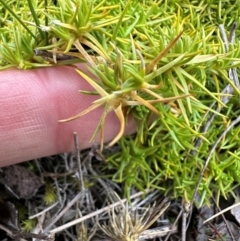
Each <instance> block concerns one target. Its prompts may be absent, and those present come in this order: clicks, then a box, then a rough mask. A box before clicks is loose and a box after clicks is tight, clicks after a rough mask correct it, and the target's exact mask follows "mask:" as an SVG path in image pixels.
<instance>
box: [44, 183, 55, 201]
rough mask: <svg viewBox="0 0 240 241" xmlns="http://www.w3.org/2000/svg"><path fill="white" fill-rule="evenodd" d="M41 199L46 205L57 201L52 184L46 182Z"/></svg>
mask: <svg viewBox="0 0 240 241" xmlns="http://www.w3.org/2000/svg"><path fill="white" fill-rule="evenodd" d="M43 199H44V202H45V203H46V204H47V205H51V204H53V203H54V202H56V201H57V194H56V192H55V190H54V188H53V186H52V184H50V183H46V186H45V194H44V197H43Z"/></svg>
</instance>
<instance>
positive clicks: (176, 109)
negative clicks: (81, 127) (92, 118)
mask: <svg viewBox="0 0 240 241" xmlns="http://www.w3.org/2000/svg"><path fill="white" fill-rule="evenodd" d="M0 2H2V3H3V1H1V0H0ZM4 2H5V5H3V6H0V8H1V9H0V12H1V19H0V20H1V27H2V33H3V34H1V40H0V43H1V44H0V66H1V69H5V68H9V67H18V68H21V69H27V68H35V67H44V66H51V65H60V64H73V63H75V62H76V59H75V60H68V61H65V62H64V61H58V62H56V59H55V57H56V56H57V55H59V54H66V55H69V56H74V57H76V58H77V61H78V62H87V63H88V64H89V66H90V67H89V68H90V71H91V72H92V73H93V74H94V75H95V76H96V78H95V79H92V78H90V77H89V76H87V75H86V74H85V73H83V72H81V71H80V70H78V73H79V74H80V75H82V76H83V77H84V78H85V79H86V81H87V82H88V83H89V84H91V85H92V87H93V88H94V93H96V92H97V93H98V94H99V96H100V98H99V100H97V101H95V102H94V103H93V104H92V106H90V107H89V108H88V109H86V110H85V111H83V112H82V113H80V114H77V115H76V116H74V117H71V118H68V119H66V120H65V121H69V120H73V119H76V118H79V117H81V116H82V115H85V114H87V113H88V112H90V111H92V110H93V109H95V108H98V107H100V106H103V107H104V108H105V110H104V112H103V115H102V117H101V118H100V122H99V125H98V127H97V129H96V131H95V132H94V135H93V138H92V139H94V138H95V136H96V135H97V134H98V132H100V133H101V135H102V140H104V136H103V135H104V130H105V131H106V130H107V126H105V118H106V115H107V113H108V112H109V111H114V112H115V113H116V115H117V117H118V119H119V121H120V130H119V133H118V135H117V136H116V138H115V139H114V140H113V141H112V142H111V143H110V145H113V144H114V143H115V142H117V141H119V144H120V146H121V147H122V151H121V152H119V153H115V154H114V155H112V156H109V157H108V159H107V165H106V167H105V168H106V169H108V170H109V171H110V172H111V173H114V174H113V180H114V181H116V182H123V183H124V187H125V195H129V190H130V188H131V187H132V186H135V187H136V188H138V189H140V190H143V189H145V188H146V187H147V188H157V189H160V190H164V191H165V193H173V195H174V196H183V194H184V193H185V192H186V193H187V196H188V198H189V199H191V197H192V195H193V191H194V188H195V186H196V183H197V181H198V179H199V176H200V173H201V170H202V168H203V166H204V163H205V160H206V158H207V157H208V153H209V150H210V148H211V146H212V144H213V143H214V142H215V141H216V139H217V137H218V136H219V135H220V134H221V133H222V132H223V131H224V130H225V129H226V127H227V126H228V125H229V124H230V123H231V120H233V119H235V118H236V117H237V116H238V115H239V102H238V100H239V96H238V95H239V90H238V89H237V87H236V86H234V85H233V84H232V82H231V80H230V79H229V77H228V70H229V68H231V67H232V65H233V63H234V67H238V66H239V65H240V59H239V54H240V43H239V42H238V41H237V42H236V43H234V44H230V45H229V51H228V52H227V53H226V51H225V46H224V43H223V41H222V39H221V36H220V32H219V28H218V25H219V24H224V25H225V28H226V29H230V27H231V25H232V23H233V22H235V21H238V22H239V16H240V15H239V11H240V1H239V0H237V1H218V0H212V1H210V0H202V1H187V0H184V1H182V0H176V1H167V0H165V1H144V0H142V1H137V0H132V1H130V0H129V1H127V0H122V1H119V0H118V1H116V0H111V1H103V0H92V1H91V0H82V1H80V0H58V1H56V3H52V2H50V1H49V2H48V6H47V7H46V6H44V3H43V1H40V0H39V1H38V0H33V1H31V3H32V6H33V7H31V5H28V1H26V0H23V1H17V0H16V1H13V0H5V1H4ZM6 5H7V6H8V8H6ZM11 9H12V10H13V12H14V13H15V15H17V17H16V16H15V15H13V14H12V12H11ZM36 16H37V18H36ZM18 19H20V20H21V22H20V21H19V20H18ZM36 19H38V20H36ZM46 22H48V26H46ZM239 33H240V32H239V30H237V34H239ZM46 43H47V44H46ZM34 49H37V50H39V51H49V52H50V53H52V54H53V57H52V58H51V59H49V58H46V57H44V56H36V55H35V54H34V51H33V50H34ZM228 84H231V85H232V86H233V87H234V90H235V92H234V96H233V98H232V99H231V100H230V102H229V103H228V105H227V106H226V105H224V104H223V103H222V101H221V96H222V94H221V91H222V89H223V88H224V87H225V86H226V85H228ZM82 92H83V93H86V92H84V91H82ZM214 101H216V102H217V104H218V106H224V108H223V110H222V112H221V114H220V113H217V117H216V118H215V119H214V121H213V123H212V124H211V127H210V129H209V130H208V132H207V133H201V131H200V127H201V126H203V125H204V123H205V122H204V120H203V117H204V115H205V114H206V113H207V112H208V111H210V113H211V112H212V113H213V112H215V113H216V111H215V110H214V109H212V108H210V107H209V106H210V105H211V104H212V103H213V102H214ZM129 115H132V116H134V118H135V122H136V128H137V134H136V136H132V137H127V138H124V137H122V135H123V132H124V129H125V125H126V124H127V120H128V117H129ZM150 120H153V121H150ZM198 137H201V138H203V139H204V141H203V143H202V145H201V146H200V148H199V149H198V150H197V155H196V156H192V155H191V154H190V151H191V150H193V149H194V143H195V140H196V138H198ZM238 143H239V127H238V126H236V127H234V128H233V129H232V130H231V132H229V133H228V135H227V136H226V137H225V138H224V139H223V140H222V141H221V143H220V145H219V146H218V148H217V150H216V151H215V153H214V155H213V156H212V160H211V162H210V164H209V166H208V169H207V171H206V172H205V174H204V178H203V180H202V182H201V184H200V188H199V193H200V195H201V197H202V200H201V203H202V202H206V201H207V200H208V198H209V197H210V196H211V195H213V193H214V192H216V193H217V194H218V195H220V194H221V195H223V196H224V197H226V198H227V195H228V193H231V192H232V188H233V185H234V184H236V183H237V184H238V183H239V172H240V158H239V153H240V149H239V144H238ZM48 200H49V199H48ZM51 200H52V199H51Z"/></svg>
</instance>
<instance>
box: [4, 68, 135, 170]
mask: <svg viewBox="0 0 240 241" xmlns="http://www.w3.org/2000/svg"><path fill="white" fill-rule="evenodd" d="M84 68H85V69H86V67H85V66H84V65H81V69H84ZM78 90H92V87H90V86H89V84H88V83H87V82H86V81H85V80H84V79H83V78H82V77H81V76H80V75H79V74H78V73H77V72H76V71H75V69H74V68H72V67H68V66H61V67H51V68H43V69H35V70H25V71H23V70H17V69H11V70H6V71H2V72H1V75H0V107H1V110H0V166H7V165H12V164H15V163H19V162H22V161H27V160H31V159H35V158H39V157H43V156H49V155H53V154H57V153H63V152H68V151H71V150H73V132H77V133H78V138H79V145H80V148H81V149H83V148H86V147H89V146H90V145H91V143H89V140H90V139H91V136H92V134H93V132H94V130H95V128H96V126H97V124H98V122H99V119H100V117H101V115H102V111H103V108H98V109H96V110H94V111H92V112H90V113H88V114H86V115H85V116H83V117H81V118H79V119H77V120H74V121H71V122H67V123H59V122H58V120H61V119H65V118H68V117H71V116H73V115H75V114H77V113H80V112H81V111H83V110H84V109H86V108H87V107H89V106H90V105H91V103H92V102H93V101H94V100H95V99H97V98H98V97H97V96H90V95H84V94H80V93H79V92H78ZM133 129H134V128H133V123H129V124H128V125H127V126H126V131H127V132H128V133H129V132H130V130H133ZM118 130H119V123H118V120H117V118H116V117H115V115H114V112H111V113H109V114H108V117H107V120H106V126H105V141H110V140H111V139H112V138H114V136H115V135H116V134H117V133H118ZM96 141H99V140H96Z"/></svg>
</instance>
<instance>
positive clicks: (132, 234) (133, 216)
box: [102, 203, 170, 241]
mask: <svg viewBox="0 0 240 241" xmlns="http://www.w3.org/2000/svg"><path fill="white" fill-rule="evenodd" d="M169 205H170V203H167V204H166V205H165V206H164V207H163V208H162V209H161V211H160V212H159V213H157V214H156V215H155V216H154V217H153V213H155V210H154V208H153V207H148V208H147V209H146V210H145V212H144V213H143V214H142V217H141V218H139V214H138V213H137V211H132V210H131V209H130V210H129V208H128V205H125V206H124V205H122V209H121V210H120V211H119V212H118V213H117V215H116V211H115V210H114V209H113V210H112V212H111V213H110V214H109V217H110V221H109V224H108V226H105V225H104V226H102V229H103V231H104V232H105V233H106V234H107V235H108V236H109V237H111V238H113V239H114V240H117V241H137V240H139V237H140V235H141V234H142V233H143V232H144V231H145V230H147V229H148V228H149V227H150V226H151V225H152V224H153V223H154V222H155V221H156V220H157V219H158V218H159V217H160V216H161V215H162V214H163V213H164V212H165V210H166V209H167V208H168V206H169Z"/></svg>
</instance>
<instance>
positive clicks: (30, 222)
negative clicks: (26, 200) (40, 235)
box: [21, 219, 37, 232]
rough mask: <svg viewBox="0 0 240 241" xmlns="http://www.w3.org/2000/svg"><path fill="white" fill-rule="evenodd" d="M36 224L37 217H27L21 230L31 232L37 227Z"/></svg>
mask: <svg viewBox="0 0 240 241" xmlns="http://www.w3.org/2000/svg"><path fill="white" fill-rule="evenodd" d="M36 224H37V220H36V219H27V220H25V221H23V222H22V224H21V230H22V231H25V232H31V231H32V230H33V229H34V228H35V227H36Z"/></svg>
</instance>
